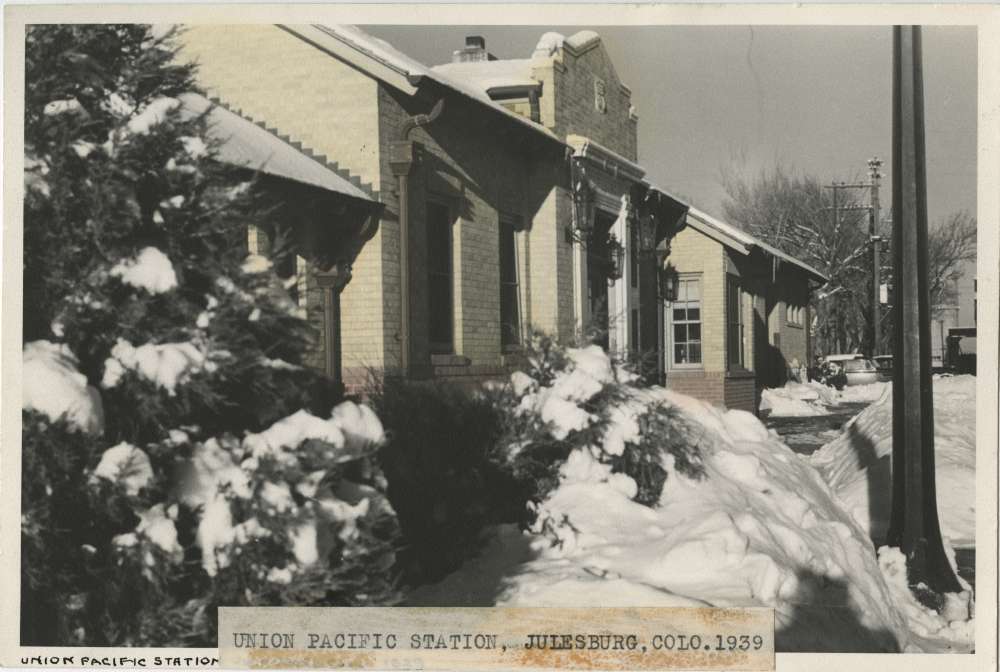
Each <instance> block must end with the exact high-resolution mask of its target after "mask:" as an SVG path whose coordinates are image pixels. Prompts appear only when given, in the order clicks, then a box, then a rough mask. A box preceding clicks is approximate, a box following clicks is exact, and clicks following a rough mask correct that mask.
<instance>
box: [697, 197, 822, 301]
mask: <svg viewBox="0 0 1000 672" xmlns="http://www.w3.org/2000/svg"><path fill="white" fill-rule="evenodd" d="M687 220H688V225H689V226H691V228H693V229H695V230H697V231H700V232H701V233H704V234H705V235H707V236H709V237H710V238H713V239H715V240H717V241H719V242H720V243H722V244H723V245H725V246H727V247H729V248H731V249H734V250H736V251H737V252H740V253H741V254H750V251H751V250H752V249H753V248H755V247H756V248H759V249H761V250H762V251H764V252H765V253H766V254H769V255H771V256H772V257H776V258H778V259H781V260H783V261H786V262H788V263H790V264H792V265H793V266H797V267H798V268H800V269H802V270H803V271H805V272H806V273H808V274H809V275H811V276H812V277H813V279H814V280H816V281H817V282H821V283H825V282H827V281H828V280H829V278H828V277H827V276H825V275H824V274H822V273H820V272H819V271H817V270H816V269H815V268H813V267H812V266H810V265H809V264H807V263H805V262H804V261H801V260H799V259H796V258H795V257H793V256H792V255H790V254H786V253H785V252H782V251H781V250H779V249H778V248H776V247H773V246H771V245H768V244H767V243H765V242H764V241H762V240H759V239H757V238H754V237H753V236H751V235H750V234H749V233H747V232H746V231H743V230H742V229H739V228H737V227H735V226H733V225H731V224H727V223H725V222H723V221H722V220H719V219H716V218H715V217H712V216H711V215H710V214H708V213H707V212H703V211H701V210H699V209H698V208H696V207H694V206H691V205H689V206H688V215H687Z"/></svg>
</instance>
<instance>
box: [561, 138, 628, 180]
mask: <svg viewBox="0 0 1000 672" xmlns="http://www.w3.org/2000/svg"><path fill="white" fill-rule="evenodd" d="M566 144H568V145H569V146H570V147H572V148H573V153H574V154H575V155H577V156H582V157H585V158H589V159H592V160H594V161H596V162H598V163H601V164H603V165H604V166H605V169H607V167H608V166H611V167H612V168H614V169H616V170H618V171H620V172H621V173H622V174H623V175H625V176H626V177H628V178H629V179H632V180H635V181H636V182H640V181H641V180H642V178H643V176H645V174H646V169H645V168H643V167H642V166H640V165H639V164H638V163H636V162H635V161H632V160H630V159H626V158H625V157H624V156H622V155H621V154H619V153H618V152H615V151H613V150H611V149H608V148H607V147H605V146H604V145H602V144H601V143H599V142H595V141H593V140H591V139H590V138H588V137H586V136H583V135H573V134H570V135H568V136H566Z"/></svg>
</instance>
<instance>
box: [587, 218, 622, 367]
mask: <svg viewBox="0 0 1000 672" xmlns="http://www.w3.org/2000/svg"><path fill="white" fill-rule="evenodd" d="M615 221H616V218H615V217H614V216H613V215H610V214H608V213H606V212H604V211H603V210H598V211H597V212H596V214H595V216H594V230H593V232H592V233H591V234H590V240H589V241H588V243H587V301H588V306H589V308H590V324H589V325H588V327H589V328H588V331H589V332H590V333H591V335H592V336H593V341H594V343H596V344H597V345H600V346H601V347H602V348H604V349H605V350H608V348H609V346H610V340H609V337H610V334H609V332H610V329H611V322H610V314H609V308H610V307H609V305H608V303H609V301H608V297H609V292H608V286H609V280H610V279H611V246H610V239H609V238H610V235H611V227H612V226H614V224H615Z"/></svg>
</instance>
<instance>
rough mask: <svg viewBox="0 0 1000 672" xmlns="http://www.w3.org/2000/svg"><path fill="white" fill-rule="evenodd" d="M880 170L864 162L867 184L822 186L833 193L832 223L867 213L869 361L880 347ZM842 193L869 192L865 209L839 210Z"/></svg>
mask: <svg viewBox="0 0 1000 672" xmlns="http://www.w3.org/2000/svg"><path fill="white" fill-rule="evenodd" d="M881 167H882V161H881V160H880V159H879V158H878V157H874V158H872V159H869V160H868V176H869V178H870V179H869V181H868V182H858V183H853V184H848V183H847V182H834V183H833V184H828V185H826V188H827V189H833V216H834V222H835V223H836V224H837V225H839V224H840V213H842V212H846V211H848V210H864V211H866V212H867V213H868V243H869V244H870V245H871V246H872V272H871V281H872V293H871V306H870V310H869V317H870V320H871V324H870V325H869V326H868V338H867V341H868V344H869V345H868V352H867V353H866V354H868V355H869V356H871V357H874V356H875V355H877V354H879V353H880V352H881V347H880V343H879V340H880V339H879V320H880V319H881V318H880V314H879V303H880V300H881V296H880V288H881V284H882V282H881V268H880V261H881V260H880V257H881V243H882V238H881V237H880V236H879V234H878V221H879V220H878V217H879V199H878V190H879V179H880V178H881V177H882V174H881V173H880V172H879V168H881ZM842 189H867V190H869V192H870V196H869V199H870V200H869V204H868V205H848V206H843V207H842V206H840V201H839V199H838V195H839V193H840V191H841V190H842Z"/></svg>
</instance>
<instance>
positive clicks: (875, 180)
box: [868, 156, 882, 357]
mask: <svg viewBox="0 0 1000 672" xmlns="http://www.w3.org/2000/svg"><path fill="white" fill-rule="evenodd" d="M881 167H882V161H881V160H880V159H879V158H878V157H877V156H875V157H872V158H871V159H869V160H868V177H869V178H870V180H871V190H872V193H871V201H870V205H871V211H870V213H869V217H870V219H869V225H868V240H869V241H870V242H871V245H872V309H871V319H872V325H871V344H872V356H873V357H874V356H875V355H879V354H882V348H881V343H882V338H881V333H882V330H881V329H880V328H879V323H880V322H881V321H882V316H881V312H882V311H881V305H880V304H881V301H882V269H881V261H882V260H881V258H880V257H881V256H882V236H880V235H879V219H878V217H879V207H878V206H879V203H878V188H879V180H880V179H881V177H882V173H880V172H879V168H881Z"/></svg>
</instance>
